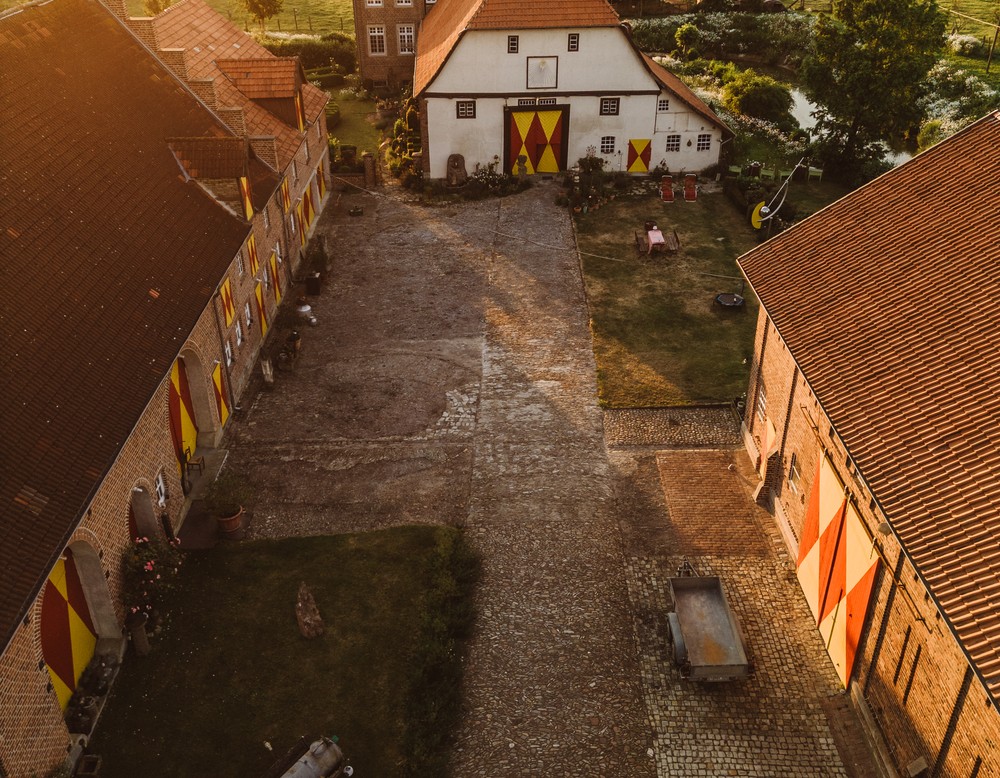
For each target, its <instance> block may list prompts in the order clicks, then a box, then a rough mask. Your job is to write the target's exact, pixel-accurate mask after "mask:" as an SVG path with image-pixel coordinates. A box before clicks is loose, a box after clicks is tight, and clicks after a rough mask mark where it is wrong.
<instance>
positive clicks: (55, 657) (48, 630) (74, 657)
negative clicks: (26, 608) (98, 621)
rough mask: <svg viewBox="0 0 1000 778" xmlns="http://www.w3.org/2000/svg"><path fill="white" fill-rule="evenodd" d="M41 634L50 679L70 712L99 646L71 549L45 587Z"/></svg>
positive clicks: (62, 704) (60, 702) (60, 701)
mask: <svg viewBox="0 0 1000 778" xmlns="http://www.w3.org/2000/svg"><path fill="white" fill-rule="evenodd" d="M39 632H40V636H41V640H42V657H43V658H44V659H45V666H46V667H47V668H48V671H49V680H51V682H52V688H53V690H54V691H55V693H56V697H57V698H58V699H59V705H60V707H61V708H62V709H63V710H66V706H67V705H69V698H70V697H72V696H73V692H74V691H75V690H76V685H77V682H78V681H79V680H80V676H81V675H83V671H84V670H86V669H87V665H88V664H89V663H90V660H91V658H92V657H93V656H94V648H95V647H96V646H97V630H95V629H94V622H93V619H92V618H91V615H90V608H89V607H88V606H87V599H86V597H85V596H84V593H83V585H82V584H81V583H80V575H79V573H78V572H77V569H76V562H75V561H74V560H73V552H72V551H71V550H70V549H66V552H65V553H64V554H63V556H62V558H61V559H60V560H59V561H58V562H56V566H55V567H54V568H52V572H51V573H50V574H49V580H48V581H47V582H46V584H45V589H44V593H43V594H42V618H41V623H40V626H39Z"/></svg>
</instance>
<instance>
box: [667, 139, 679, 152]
mask: <svg viewBox="0 0 1000 778" xmlns="http://www.w3.org/2000/svg"><path fill="white" fill-rule="evenodd" d="M666 150H667V151H680V150H681V136H680V135H668V136H667V148H666Z"/></svg>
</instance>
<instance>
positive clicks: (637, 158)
mask: <svg viewBox="0 0 1000 778" xmlns="http://www.w3.org/2000/svg"><path fill="white" fill-rule="evenodd" d="M652 147H653V144H652V141H651V140H650V139H649V138H633V139H632V140H630V141H629V142H628V160H627V163H626V170H628V172H629V173H648V172H649V160H650V156H651V155H652Z"/></svg>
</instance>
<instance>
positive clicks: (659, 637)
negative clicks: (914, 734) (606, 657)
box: [610, 441, 877, 778]
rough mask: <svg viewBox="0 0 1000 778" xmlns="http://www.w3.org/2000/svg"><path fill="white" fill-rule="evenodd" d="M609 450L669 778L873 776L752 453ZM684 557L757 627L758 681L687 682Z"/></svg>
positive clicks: (753, 642) (646, 674) (753, 632)
mask: <svg viewBox="0 0 1000 778" xmlns="http://www.w3.org/2000/svg"><path fill="white" fill-rule="evenodd" d="M706 442H708V441H706ZM610 459H611V464H612V469H613V471H615V472H616V474H617V476H618V481H617V490H618V495H619V501H620V503H621V504H622V507H623V509H624V511H625V512H624V514H623V516H624V518H623V530H624V532H625V544H626V546H625V547H626V565H627V568H628V578H629V586H630V590H631V594H632V598H633V603H634V606H635V609H636V629H637V634H638V639H639V650H640V657H641V658H640V662H641V665H642V676H643V688H644V694H645V698H646V705H647V708H648V710H649V712H650V717H651V719H652V722H653V726H654V729H655V732H656V736H655V753H656V765H657V773H658V775H659V776H661V778H666V777H667V776H729V775H739V776H761V777H763V776H789V778H793V777H797V776H857V778H861V777H862V776H870V775H876V774H877V773H876V772H875V769H874V766H873V765H872V763H871V761H870V756H868V754H867V751H866V749H865V747H864V740H863V737H862V735H861V732H860V729H859V725H858V723H857V721H856V720H855V719H854V717H853V714H852V713H851V711H850V709H849V708H848V706H846V705H844V704H840V703H842V702H844V701H845V699H844V694H843V691H842V689H841V687H840V684H839V681H838V680H837V677H836V674H835V672H834V670H833V667H832V664H831V663H830V661H829V659H828V658H827V657H826V654H825V651H824V649H823V645H822V642H821V639H820V637H819V633H818V631H817V630H815V629H814V628H813V626H812V619H811V615H810V613H809V611H808V608H807V606H806V604H805V601H804V598H803V596H802V594H801V591H800V590H799V588H798V584H797V581H796V579H795V575H794V570H793V567H792V565H791V561H790V560H789V559H788V557H787V555H785V554H784V551H783V546H781V547H780V548H779V545H780V539H779V538H778V536H777V532H776V531H775V532H773V533H772V532H770V531H769V529H768V528H767V525H766V524H764V523H763V522H767V521H769V519H768V517H767V516H763V517H762V516H760V515H759V514H758V513H757V512H758V510H759V509H757V508H756V506H754V505H753V503H752V502H751V501H750V499H749V492H748V488H749V486H750V485H751V484H754V483H755V479H754V477H753V473H752V470H751V469H750V464H749V462H748V461H747V459H746V457H745V455H744V454H743V453H742V452H740V451H737V450H733V449H728V450H660V451H656V452H642V453H639V454H636V453H635V452H632V451H628V450H627V449H618V450H612V452H611V455H610ZM685 559H686V560H688V561H689V562H691V563H692V564H693V565H694V567H695V568H696V569H697V571H698V572H699V573H702V574H713V575H719V576H720V577H721V578H722V580H723V584H724V586H725V588H726V592H727V595H728V599H729V601H730V604H731V605H732V607H733V609H734V611H735V612H736V613H737V615H738V617H739V618H740V620H741V623H742V625H743V629H744V632H745V633H746V636H747V642H748V644H749V648H750V652H751V661H752V662H753V665H754V668H755V673H754V675H753V677H752V678H750V679H748V680H746V681H736V682H727V683H718V684H698V683H693V682H690V681H686V680H684V679H682V678H681V676H680V673H679V671H678V669H677V668H676V666H675V665H674V663H673V660H672V657H671V653H670V651H671V647H670V644H669V643H668V642H667V639H666V613H667V612H669V611H670V610H671V609H672V604H671V603H670V602H669V594H668V587H667V579H668V578H669V577H670V576H673V575H676V571H677V568H678V567H679V566H680V564H681V563H682V561H683V560H685ZM831 716H832V717H835V718H834V720H832V721H831V720H830V718H828V717H831ZM844 733H846V736H845V734H844ZM835 734H836V735H837V737H836V738H835ZM841 751H844V752H845V754H846V757H847V763H846V764H845V758H844V756H842V753H841Z"/></svg>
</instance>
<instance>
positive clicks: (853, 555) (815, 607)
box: [797, 457, 879, 687]
mask: <svg viewBox="0 0 1000 778" xmlns="http://www.w3.org/2000/svg"><path fill="white" fill-rule="evenodd" d="M878 562H879V558H878V555H877V553H876V552H875V547H874V545H873V544H872V540H871V537H870V536H869V535H868V532H867V530H866V529H865V526H864V523H863V522H862V520H861V517H860V516H859V515H858V512H857V510H855V507H854V504H853V503H852V502H851V501H849V500H848V499H847V495H846V491H845V489H844V484H843V482H842V481H841V480H840V477H839V476H838V475H837V473H836V471H835V470H834V469H833V465H832V464H831V462H830V460H829V459H828V458H827V457H823V458H822V460H821V461H820V462H819V464H818V465H817V466H816V477H815V479H814V480H813V485H812V489H811V491H810V493H809V507H808V510H807V511H806V519H805V522H804V524H803V526H802V539H801V540H800V542H799V558H798V563H797V574H798V578H799V583H800V584H801V586H802V591H803V592H804V593H805V595H806V602H808V603H809V609H810V610H811V611H812V614H813V617H814V618H815V619H816V626H817V627H818V629H819V631H820V635H822V637H823V643H824V645H826V650H827V652H828V653H829V654H830V659H831V660H832V661H833V664H834V667H836V669H837V674H838V675H839V676H840V681H841V683H843V684H844V686H845V687H846V686H847V684H848V682H849V681H850V678H851V670H852V668H853V666H854V658H855V655H856V654H857V650H858V643H859V641H860V639H861V631H862V629H863V627H864V622H865V614H866V613H867V612H868V602H869V600H870V599H871V593H872V588H873V586H874V584H875V574H876V573H877V571H878Z"/></svg>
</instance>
